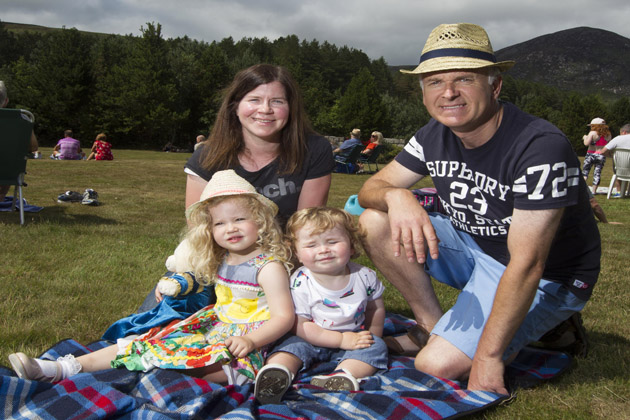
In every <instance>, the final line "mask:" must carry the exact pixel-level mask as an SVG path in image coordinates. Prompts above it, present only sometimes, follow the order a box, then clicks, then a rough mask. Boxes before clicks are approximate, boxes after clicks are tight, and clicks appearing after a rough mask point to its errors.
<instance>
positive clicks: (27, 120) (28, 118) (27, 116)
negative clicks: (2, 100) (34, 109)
mask: <svg viewBox="0 0 630 420" xmlns="http://www.w3.org/2000/svg"><path fill="white" fill-rule="evenodd" d="M34 120H35V119H34V118H33V114H31V113H30V112H28V111H26V110H24V109H6V108H0V148H1V149H2V151H1V152H0V185H15V190H14V193H13V203H12V204H11V210H15V206H16V201H17V202H18V206H19V208H20V224H21V225H23V224H24V198H23V197H22V187H23V186H26V183H25V182H24V175H25V174H26V161H27V159H28V157H27V155H28V148H29V144H30V142H31V133H32V131H33V121H34Z"/></svg>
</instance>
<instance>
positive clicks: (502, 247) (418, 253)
mask: <svg viewBox="0 0 630 420" xmlns="http://www.w3.org/2000/svg"><path fill="white" fill-rule="evenodd" d="M513 64H514V62H512V61H502V62H497V60H496V58H495V56H494V51H493V49H492V45H491V44H490V40H489V39H488V35H487V34H486V32H485V30H484V29H483V28H481V27H480V26H477V25H473V24H467V23H459V24H448V25H440V26H438V27H437V28H435V29H434V30H433V31H432V32H431V34H430V35H429V38H428V40H427V42H426V44H425V46H424V49H423V50H422V55H421V57H420V64H419V66H418V67H417V68H416V69H414V70H412V71H405V72H406V73H411V74H419V75H420V83H421V86H422V91H423V102H424V105H425V106H426V108H427V110H428V112H429V114H430V115H431V116H432V117H433V119H432V120H431V121H429V123H428V124H427V125H426V126H424V127H422V128H421V129H420V130H418V131H417V132H416V134H415V135H414V136H413V137H412V138H411V139H410V140H409V142H408V143H407V145H406V146H405V148H404V149H403V151H402V152H401V153H400V154H399V155H398V156H397V157H396V159H395V160H394V161H393V162H391V163H390V164H389V165H387V166H386V167H385V168H384V169H382V170H381V171H380V172H379V173H378V174H376V175H375V176H373V177H372V178H370V179H369V180H368V181H367V182H366V183H365V185H364V186H363V188H362V189H361V191H360V193H359V201H360V204H361V206H362V207H364V208H366V209H367V210H366V211H364V212H363V214H362V215H361V219H360V221H361V224H362V225H363V226H365V227H366V230H367V233H368V235H367V242H366V248H367V251H368V254H369V255H370V257H371V258H372V260H373V261H374V263H375V264H376V266H377V268H378V269H379V270H380V271H381V272H382V273H383V275H385V277H386V278H387V279H388V280H389V281H390V282H391V283H392V284H394V285H395V286H396V287H397V288H398V289H399V290H401V291H402V292H403V295H404V296H405V298H406V300H407V302H408V303H409V305H410V307H411V309H412V311H413V313H414V316H415V318H416V321H417V322H418V328H417V329H416V331H415V333H414V335H410V338H412V341H414V342H416V343H418V342H419V341H421V340H420V339H421V337H419V335H418V331H420V332H422V331H423V329H424V330H427V331H431V336H430V338H428V343H427V344H426V345H425V346H424V347H423V348H422V350H420V352H419V353H418V355H417V356H416V361H415V366H416V368H417V369H419V370H421V371H424V372H427V373H429V374H432V375H435V376H439V377H444V378H450V379H458V380H466V379H468V388H469V389H475V390H487V391H492V392H498V393H504V394H505V393H507V389H506V387H505V384H504V379H503V374H504V366H505V364H506V363H509V362H510V361H511V360H512V359H513V357H514V356H516V354H517V353H518V351H519V350H520V349H521V348H523V347H524V346H525V345H527V344H528V343H530V342H532V341H535V340H538V339H539V338H540V337H541V336H543V334H545V333H546V332H547V331H549V330H551V329H553V328H554V327H555V326H556V325H558V324H560V323H562V322H563V321H565V320H567V319H576V318H577V319H579V311H580V310H581V309H582V308H583V307H584V305H585V303H586V301H587V300H588V299H589V297H590V295H591V292H592V289H593V286H594V284H595V282H596V281H597V277H598V275H599V259H600V254H601V244H600V239H599V232H598V230H597V226H596V224H595V220H594V218H593V215H592V213H591V209H590V206H589V200H588V195H587V187H586V184H585V182H584V179H583V178H582V177H581V176H580V164H579V161H578V159H577V157H576V155H575V153H574V152H573V149H572V147H571V145H570V143H569V141H568V140H567V138H566V136H565V135H564V134H563V133H562V132H560V130H558V129H557V128H556V127H554V126H553V125H552V124H550V123H549V122H547V121H544V120H542V119H539V118H536V117H534V116H531V115H528V114H526V113H524V112H522V111H520V110H519V109H518V108H516V107H515V106H514V105H512V104H509V103H506V102H502V101H499V94H500V92H501V85H502V79H501V72H502V71H505V70H507V69H509V68H510V67H512V65H513ZM427 175H429V176H431V178H432V181H433V183H434V185H435V187H436V189H437V192H438V194H439V196H440V199H441V200H442V202H443V204H444V208H445V210H446V213H447V216H443V215H439V214H433V213H432V214H427V213H426V212H425V211H424V209H423V208H422V206H421V205H420V204H419V203H418V202H417V200H416V198H415V197H414V195H413V194H412V193H411V191H410V190H409V188H410V187H411V186H412V185H414V184H415V183H416V182H417V181H419V180H420V179H421V178H423V177H424V176H427ZM427 251H428V253H429V254H430V257H429V258H427V257H426V253H427ZM430 277H433V278H434V279H436V280H438V281H440V282H442V283H445V284H448V285H450V286H453V287H456V288H458V289H460V290H461V293H460V294H459V296H458V298H457V302H456V303H455V305H454V306H453V307H452V308H451V309H449V310H448V311H447V312H446V313H445V314H443V313H442V309H441V307H440V304H439V302H438V299H437V297H436V295H435V292H434V290H433V288H432V285H431V279H430ZM576 314H577V315H576Z"/></svg>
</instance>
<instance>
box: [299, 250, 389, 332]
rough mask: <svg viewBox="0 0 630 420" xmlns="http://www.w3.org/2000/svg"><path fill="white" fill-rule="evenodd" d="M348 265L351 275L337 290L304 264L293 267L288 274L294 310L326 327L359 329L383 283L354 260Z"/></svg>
mask: <svg viewBox="0 0 630 420" xmlns="http://www.w3.org/2000/svg"><path fill="white" fill-rule="evenodd" d="M348 268H349V269H350V279H349V281H348V284H347V285H346V287H344V288H343V289H340V290H330V289H327V288H325V287H323V286H322V285H321V284H319V283H318V282H317V280H315V278H314V277H313V274H312V273H311V271H310V270H309V269H308V268H306V267H301V268H299V269H298V270H296V271H295V272H294V273H293V275H292V276H291V295H292V296H293V303H294V304H295V313H296V314H297V315H298V316H301V317H303V318H306V319H308V320H311V321H313V322H314V323H315V324H317V325H319V326H320V327H322V328H325V329H327V330H334V331H358V330H361V329H362V326H363V322H364V321H365V310H366V308H367V304H368V302H369V301H371V300H375V299H378V298H379V297H381V296H382V295H383V291H384V290H385V287H384V286H383V284H382V283H381V282H380V280H379V279H378V277H377V276H376V273H375V272H374V270H371V269H369V268H367V267H364V266H362V265H359V264H356V263H353V262H349V263H348Z"/></svg>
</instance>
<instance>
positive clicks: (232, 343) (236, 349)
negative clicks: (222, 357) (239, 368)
mask: <svg viewBox="0 0 630 420" xmlns="http://www.w3.org/2000/svg"><path fill="white" fill-rule="evenodd" d="M225 345H226V346H227V348H228V350H229V351H230V353H232V356H234V357H236V358H237V359H239V358H243V357H245V356H247V355H248V354H249V353H251V352H252V350H254V349H255V348H256V346H255V345H254V342H253V341H252V340H250V339H249V338H247V336H232V337H230V338H228V339H227V340H225Z"/></svg>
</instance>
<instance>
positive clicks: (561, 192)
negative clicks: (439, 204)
mask: <svg viewBox="0 0 630 420" xmlns="http://www.w3.org/2000/svg"><path fill="white" fill-rule="evenodd" d="M426 165H427V169H428V171H429V174H430V175H431V177H433V178H434V179H436V180H437V179H440V181H441V182H443V183H445V184H442V185H448V187H449V190H448V192H444V193H443V194H441V195H442V197H443V198H446V200H444V201H443V205H444V209H445V210H446V212H447V214H448V215H449V216H450V220H451V223H452V224H453V226H455V227H456V228H457V229H459V230H463V231H465V232H468V233H470V234H473V235H477V236H486V237H496V236H507V233H508V229H509V225H510V223H511V222H512V215H511V214H510V215H508V216H506V217H503V218H498V219H497V218H492V217H488V215H487V214H488V212H489V210H494V214H497V211H496V210H497V208H498V207H501V208H504V209H505V208H506V207H510V206H512V205H511V203H512V201H511V200H514V199H516V198H517V197H520V199H521V200H522V199H523V198H525V199H527V200H528V201H536V202H537V201H540V200H543V199H545V198H547V200H548V199H549V197H551V198H561V197H564V196H566V195H567V193H568V188H569V187H576V186H577V185H578V183H579V168H567V164H566V162H557V163H554V164H541V165H534V166H531V167H529V168H527V170H526V171H525V175H522V176H521V177H519V178H518V179H516V180H515V181H514V184H513V185H512V186H509V185H504V184H502V183H500V182H499V181H498V180H497V179H495V178H493V177H491V176H489V175H486V174H484V173H481V172H476V171H473V170H471V169H469V168H468V167H467V165H466V163H464V162H458V161H429V162H426ZM510 190H512V194H513V195H514V196H513V197H508V193H509V192H510ZM508 200H510V201H509V202H508ZM509 211H511V210H509ZM500 213H501V212H498V214H500ZM504 214H505V213H504Z"/></svg>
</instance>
